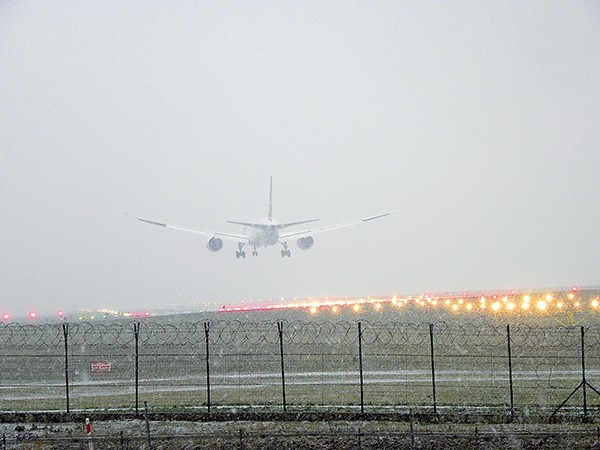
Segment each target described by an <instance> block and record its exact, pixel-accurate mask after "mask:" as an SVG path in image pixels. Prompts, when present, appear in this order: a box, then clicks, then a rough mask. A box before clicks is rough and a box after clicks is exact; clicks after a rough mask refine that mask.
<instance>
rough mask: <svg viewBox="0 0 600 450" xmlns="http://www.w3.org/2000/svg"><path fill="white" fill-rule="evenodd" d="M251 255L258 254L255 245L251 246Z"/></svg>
mask: <svg viewBox="0 0 600 450" xmlns="http://www.w3.org/2000/svg"><path fill="white" fill-rule="evenodd" d="M252 256H258V250H256V247H252Z"/></svg>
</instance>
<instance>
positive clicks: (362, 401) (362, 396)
mask: <svg viewBox="0 0 600 450" xmlns="http://www.w3.org/2000/svg"><path fill="white" fill-rule="evenodd" d="M358 367H359V370H360V413H361V414H362V415H364V414H365V393H364V379H363V360H362V325H361V323H360V322H358Z"/></svg>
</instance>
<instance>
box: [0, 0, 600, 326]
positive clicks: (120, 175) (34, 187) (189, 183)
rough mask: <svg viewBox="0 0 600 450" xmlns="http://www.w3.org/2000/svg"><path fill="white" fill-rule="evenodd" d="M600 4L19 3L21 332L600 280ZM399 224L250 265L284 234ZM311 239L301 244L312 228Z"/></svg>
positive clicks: (3, 136) (1, 146) (14, 7)
mask: <svg viewBox="0 0 600 450" xmlns="http://www.w3.org/2000/svg"><path fill="white" fill-rule="evenodd" d="M599 73H600V6H599V5H598V2H585V1H581V2H578V1H554V2H546V1H538V2H535V1H534V2H526V3H522V4H521V3H518V2H517V3H516V2H508V3H506V2H493V3H490V2H444V3H442V4H440V3H439V2H384V1H381V2H326V3H322V2H275V1H273V2H251V3H248V4H240V3H237V2H233V3H227V2H225V3H223V2H212V1H202V2H178V3H174V2H74V1H73V2H59V1H49V2H26V1H23V2H20V1H19V2H2V3H1V4H0V103H1V105H2V108H0V150H1V151H0V190H1V192H2V195H1V196H0V211H1V214H0V227H1V229H2V233H1V234H0V254H1V257H0V273H1V277H0V312H1V311H10V312H11V313H12V314H13V315H15V316H16V315H17V314H20V313H25V312H27V311H29V310H31V309H36V310H38V311H40V312H47V313H51V312H53V311H55V310H56V309H64V310H69V311H70V310H78V309H80V308H92V309H95V308H118V309H120V310H135V309H137V308H155V307H157V306H164V305H175V306H181V307H182V308H184V307H186V305H190V304H192V303H194V304H196V305H199V306H200V307H205V308H209V309H210V308H214V307H215V306H220V305H223V304H237V303H242V302H247V301H250V300H255V301H258V300H260V301H263V300H265V301H266V300H268V299H280V298H281V297H283V298H286V299H291V298H294V297H305V296H325V295H329V296H362V295H380V294H391V293H406V294H411V293H419V292H423V291H427V292H445V291H457V290H488V289H505V288H506V289H509V288H533V287H550V286H569V285H571V284H578V285H581V286H586V285H597V284H598V281H599V279H598V267H600V265H599V263H600V258H599V255H600V240H599V239H598V228H599V226H598V225H599V223H600V208H599V206H600V205H599V199H600V182H599V179H600V177H599V175H598V174H599V173H600V172H599V171H600V152H599V150H600V126H599V124H600V83H599V82H598V74H599ZM270 175H272V176H273V185H274V186H273V215H274V216H275V218H276V219H278V220H279V221H295V220H302V219H311V218H313V217H318V218H320V219H321V222H320V224H321V225H328V224H333V223H337V222H343V221H346V220H349V219H357V218H360V217H366V216H369V215H374V214H377V213H380V212H384V211H388V210H392V209H396V208H402V209H401V211H399V212H397V213H396V214H394V215H391V216H389V217H385V218H382V219H380V220H377V221H373V222H369V223H365V224H360V225H357V226H355V227H351V228H345V229H341V230H338V231H333V232H329V233H323V234H318V235H316V236H315V244H314V247H313V248H312V249H311V250H308V251H303V250H300V249H299V248H298V247H297V246H296V245H295V243H293V242H290V249H291V251H292V256H291V258H282V257H281V256H280V249H281V247H280V246H277V247H268V248H261V249H259V255H258V256H257V257H252V256H251V255H250V254H248V257H247V258H246V259H243V260H242V259H239V260H238V259H236V257H235V250H236V246H235V244H234V243H230V242H225V245H224V248H223V250H221V251H220V252H218V253H211V252H209V251H208V250H207V248H206V242H207V239H205V238H203V237H200V236H196V235H193V234H187V233H183V232H178V231H175V230H170V229H165V228H160V227H155V226H152V225H149V224H144V223H141V222H138V221H135V220H133V219H131V218H129V217H127V216H126V215H124V214H123V213H124V212H127V213H130V214H134V215H138V216H141V217H146V218H150V219H152V220H157V221H162V222H168V223H170V224H174V225H179V226H184V227H189V228H199V229H209V230H216V231H225V232H241V231H242V228H240V227H238V226H235V225H232V224H227V223H225V221H226V220H241V221H248V220H252V219H256V218H259V217H265V216H266V215H267V208H268V191H269V176H270ZM301 228H302V227H299V229H301Z"/></svg>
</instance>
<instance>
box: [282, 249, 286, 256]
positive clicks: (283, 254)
mask: <svg viewBox="0 0 600 450" xmlns="http://www.w3.org/2000/svg"><path fill="white" fill-rule="evenodd" d="M285 254H286V251H285V250H281V257H282V258H283V257H284V256H285Z"/></svg>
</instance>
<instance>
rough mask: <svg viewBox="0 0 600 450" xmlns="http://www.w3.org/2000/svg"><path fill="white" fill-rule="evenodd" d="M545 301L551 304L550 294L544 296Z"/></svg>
mask: <svg viewBox="0 0 600 450" xmlns="http://www.w3.org/2000/svg"><path fill="white" fill-rule="evenodd" d="M546 301H547V302H551V301H552V294H546Z"/></svg>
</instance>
